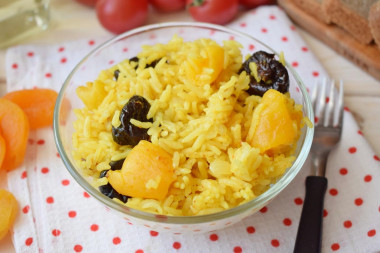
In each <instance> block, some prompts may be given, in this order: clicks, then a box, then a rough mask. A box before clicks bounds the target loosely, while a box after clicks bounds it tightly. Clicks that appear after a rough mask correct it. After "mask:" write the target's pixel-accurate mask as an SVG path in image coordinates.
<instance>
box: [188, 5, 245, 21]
mask: <svg viewBox="0 0 380 253" xmlns="http://www.w3.org/2000/svg"><path fill="white" fill-rule="evenodd" d="M187 4H188V7H189V11H190V14H191V16H193V18H194V19H195V20H197V21H201V22H208V23H214V24H220V25H223V24H226V23H227V22H229V21H231V20H232V19H233V18H234V17H235V15H236V13H237V11H238V7H239V0H187Z"/></svg>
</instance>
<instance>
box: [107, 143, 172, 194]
mask: <svg viewBox="0 0 380 253" xmlns="http://www.w3.org/2000/svg"><path fill="white" fill-rule="evenodd" d="M173 170H174V169H173V161H172V157H171V155H170V154H168V153H167V152H166V151H165V150H163V149H162V148H160V147H159V146H156V145H154V144H152V143H150V142H148V141H144V140H142V141H140V142H139V144H137V145H136V146H135V147H134V148H133V149H132V150H131V152H130V153H129V154H128V156H127V158H126V159H125V161H124V163H123V167H122V169H121V171H120V170H116V171H112V170H110V171H108V173H107V178H108V182H109V183H110V184H111V185H112V187H113V188H114V189H115V190H116V191H117V192H118V193H120V194H123V195H127V196H131V197H138V198H152V199H158V200H162V199H164V198H165V196H166V195H167V193H168V190H169V186H170V184H171V183H172V182H173V180H174V172H173Z"/></svg>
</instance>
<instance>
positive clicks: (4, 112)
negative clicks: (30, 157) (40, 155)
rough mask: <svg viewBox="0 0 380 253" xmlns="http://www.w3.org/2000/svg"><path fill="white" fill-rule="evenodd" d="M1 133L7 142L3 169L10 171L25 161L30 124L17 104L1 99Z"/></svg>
mask: <svg viewBox="0 0 380 253" xmlns="http://www.w3.org/2000/svg"><path fill="white" fill-rule="evenodd" d="M0 131H1V133H2V136H3V138H4V141H5V156H4V160H3V164H2V166H1V168H2V169H5V170H7V171H10V170H13V169H15V168H17V167H18V166H19V165H20V164H21V163H22V162H23V161H24V156H25V151H26V145H27V142H28V135H29V122H28V118H27V116H26V114H25V113H24V111H23V110H22V109H21V108H20V107H19V106H18V105H17V104H15V103H13V102H11V101H9V100H7V99H3V98H0Z"/></svg>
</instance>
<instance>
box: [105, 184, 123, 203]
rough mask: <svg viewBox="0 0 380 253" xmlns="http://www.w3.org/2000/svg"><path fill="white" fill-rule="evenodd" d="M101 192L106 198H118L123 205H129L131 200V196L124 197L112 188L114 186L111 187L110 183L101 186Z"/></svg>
mask: <svg viewBox="0 0 380 253" xmlns="http://www.w3.org/2000/svg"><path fill="white" fill-rule="evenodd" d="M99 191H100V192H101V193H102V194H103V195H105V196H107V197H109V198H111V199H113V198H117V199H119V200H120V201H122V202H123V203H127V201H128V199H129V198H130V197H129V196H126V195H123V194H120V193H118V192H117V191H116V190H115V189H114V188H113V187H112V185H111V184H110V183H108V184H106V185H101V186H99Z"/></svg>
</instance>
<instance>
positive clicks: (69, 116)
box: [54, 22, 314, 233]
mask: <svg viewBox="0 0 380 253" xmlns="http://www.w3.org/2000/svg"><path fill="white" fill-rule="evenodd" d="M174 34H177V35H179V36H180V37H182V38H183V39H184V40H185V41H191V40H195V39H199V38H212V39H213V40H215V41H217V42H218V43H221V42H222V41H223V40H231V39H233V40H236V41H238V42H240V43H241V44H242V45H243V49H242V55H243V56H245V55H248V54H252V53H253V52H252V51H250V48H252V46H250V45H254V48H255V51H257V50H265V51H267V52H272V53H275V54H277V53H276V52H275V51H274V50H273V49H271V48H270V47H268V46H266V45H265V44H264V43H262V42H260V41H258V40H256V39H255V38H253V37H251V36H249V35H247V34H244V33H241V32H238V31H235V30H231V29H228V28H225V27H221V26H217V25H211V24H205V23H193V22H191V23H190V22H176V23H161V24H154V25H149V26H144V27H141V28H137V29H134V30H131V31H128V32H126V33H124V34H121V35H119V36H117V37H115V38H113V39H111V40H109V41H107V42H105V43H104V44H102V45H100V46H99V47H98V48H96V49H95V50H93V51H92V52H91V53H90V54H88V55H87V56H86V57H84V58H83V60H81V61H80V62H79V64H78V65H77V66H76V67H75V68H74V69H73V71H72V72H71V73H70V74H69V76H68V77H67V79H66V80H65V83H64V85H63V87H62V89H61V91H60V93H59V96H58V99H57V103H56V107H55V111H54V135H55V141H56V144H57V147H58V151H59V154H60V156H61V158H62V160H63V162H64V164H65V166H66V168H67V169H68V171H69V172H70V174H71V175H72V176H73V177H74V179H75V180H76V181H77V182H78V183H79V184H80V185H81V187H83V189H84V190H86V191H87V192H88V193H89V194H90V195H92V196H93V197H94V198H95V199H96V200H98V201H99V202H101V203H102V204H103V205H105V206H106V207H108V208H109V209H111V210H113V211H115V212H116V213H118V214H120V215H121V216H122V217H123V218H124V219H126V220H128V221H129V222H132V223H137V224H142V225H144V226H146V227H149V228H151V229H155V230H159V231H172V232H181V233H183V232H207V231H212V230H216V229H220V228H224V227H226V226H229V225H231V224H234V223H236V222H239V221H241V220H242V219H243V218H245V217H247V216H249V215H251V214H253V213H255V212H256V211H258V210H260V209H261V208H262V207H263V206H265V205H267V204H268V203H269V202H270V201H271V200H272V199H273V198H274V197H275V196H276V195H278V194H279V193H280V192H281V191H282V190H283V189H284V188H285V187H286V186H287V185H288V184H289V183H290V182H291V181H292V180H293V179H294V177H295V176H296V175H297V173H298V172H299V171H300V169H301V167H302V166H303V164H304V162H305V160H306V158H307V156H308V153H309V151H310V147H311V143H312V139H313V132H314V129H313V128H309V127H306V126H305V127H304V128H303V129H302V134H301V137H300V139H299V141H298V143H297V150H296V154H295V156H296V159H295V161H294V162H293V165H292V166H291V167H290V168H288V169H287V171H286V172H285V173H284V174H283V176H282V177H281V178H279V180H278V181H277V182H276V183H275V184H273V185H272V186H271V187H270V188H269V189H268V190H267V191H266V192H264V193H263V194H261V195H259V196H258V197H256V198H255V199H253V200H251V201H249V202H247V203H244V204H242V205H239V206H237V207H234V208H231V209H228V210H225V211H221V212H218V213H212V214H207V215H198V216H166V215H156V214H152V213H148V212H143V211H139V210H136V209H132V208H129V207H126V206H124V205H122V204H120V203H117V202H115V201H113V200H112V199H110V198H108V197H106V196H104V195H103V194H101V193H100V192H99V191H98V189H96V188H95V187H93V186H92V185H91V184H90V183H89V178H87V177H86V176H84V175H83V174H82V173H81V171H79V170H78V167H77V166H76V164H75V162H74V160H73V157H72V150H73V144H72V134H73V132H74V127H73V122H74V121H75V120H76V117H75V115H74V112H73V110H74V109H75V108H82V107H83V103H82V101H81V100H80V99H79V98H78V96H77V95H76V91H75V90H76V88H77V87H78V86H82V85H84V84H85V83H86V82H87V81H92V80H95V79H96V78H97V76H98V73H99V72H100V71H101V70H104V69H108V68H110V67H111V66H112V65H114V64H116V63H118V62H120V61H122V60H124V59H127V58H131V57H134V56H135V55H136V53H137V52H139V51H140V50H141V45H145V44H155V43H167V42H168V41H169V40H170V39H171V38H172V36H173V35H174ZM286 54H287V53H286V52H285V55H286ZM277 55H279V54H277ZM286 68H287V70H288V73H289V81H290V87H289V92H290V94H291V97H292V98H293V99H294V100H295V102H296V103H297V104H301V105H302V106H303V113H304V115H305V116H306V117H308V118H309V119H314V116H313V111H312V106H311V102H310V99H309V96H308V93H307V91H306V88H305V86H304V84H303V83H302V81H301V80H300V78H299V76H298V75H297V74H296V72H295V71H294V70H293V69H292V67H291V66H290V65H289V64H288V63H286Z"/></svg>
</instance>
